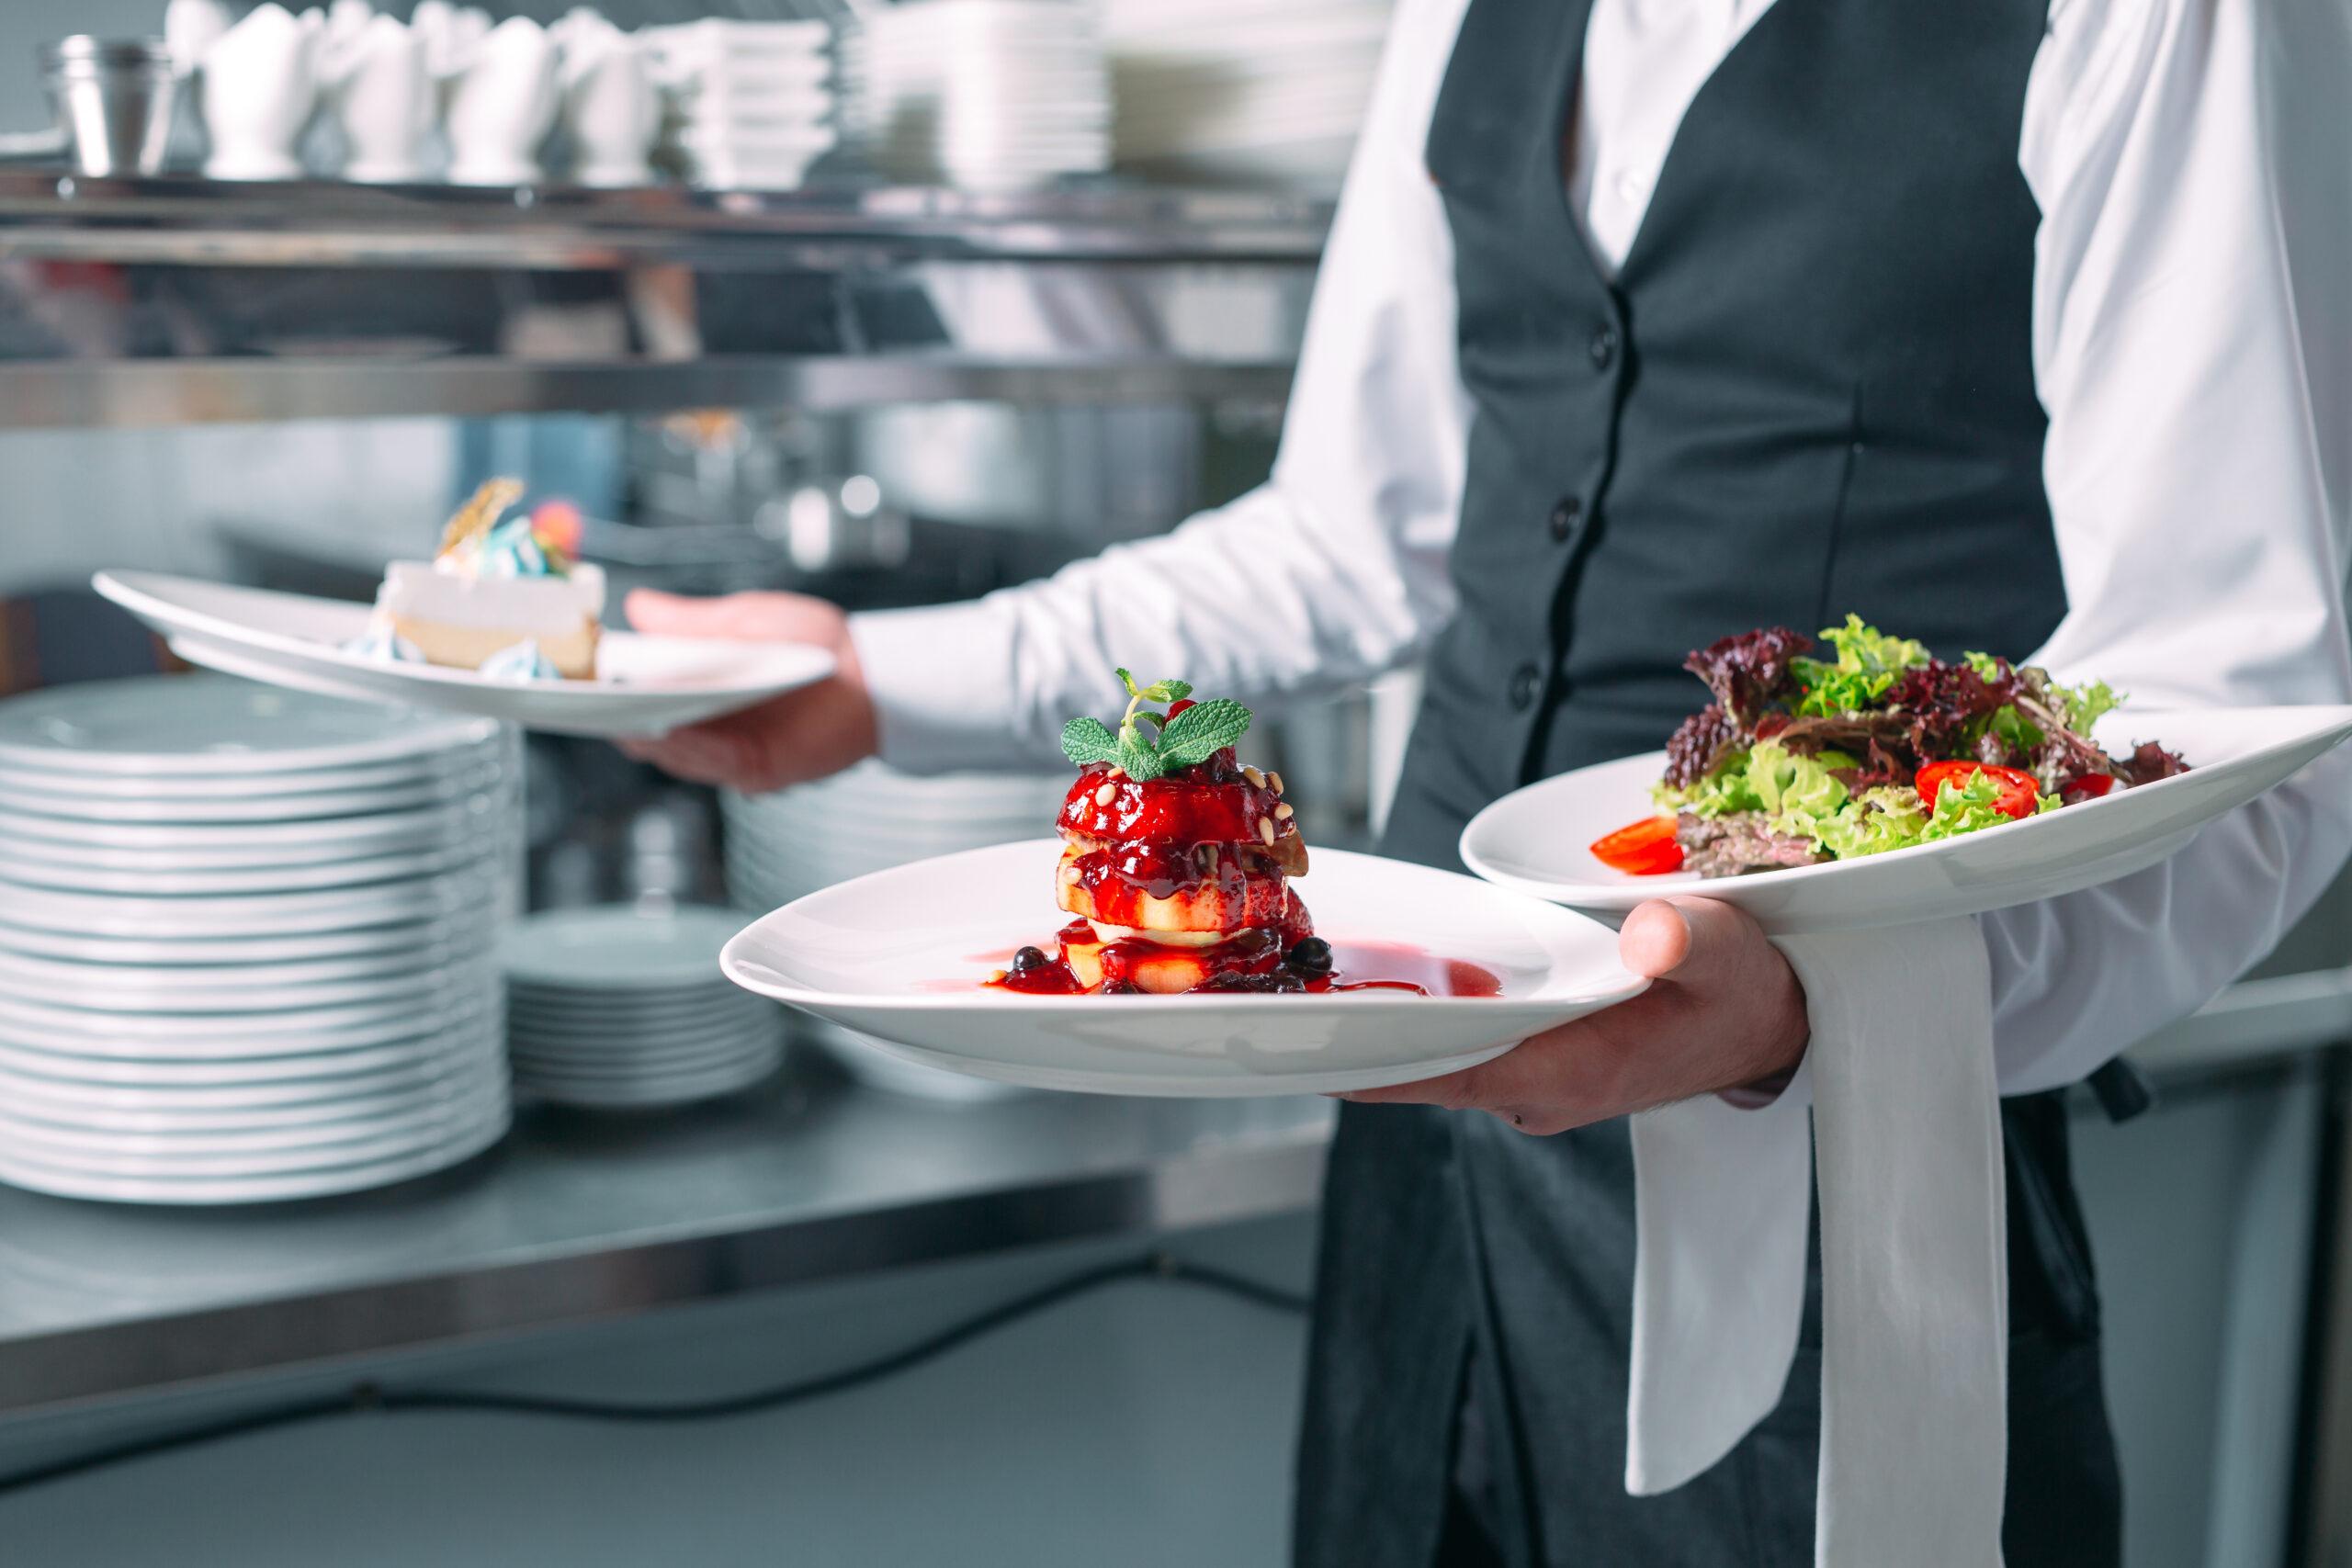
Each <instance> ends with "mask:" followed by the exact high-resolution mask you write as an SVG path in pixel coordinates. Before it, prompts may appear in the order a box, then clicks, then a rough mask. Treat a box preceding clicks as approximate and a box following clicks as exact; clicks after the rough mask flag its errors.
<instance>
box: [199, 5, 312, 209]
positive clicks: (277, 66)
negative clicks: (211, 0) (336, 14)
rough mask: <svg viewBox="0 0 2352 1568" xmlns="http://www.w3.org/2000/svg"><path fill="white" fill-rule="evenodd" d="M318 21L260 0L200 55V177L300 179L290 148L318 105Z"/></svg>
mask: <svg viewBox="0 0 2352 1568" xmlns="http://www.w3.org/2000/svg"><path fill="white" fill-rule="evenodd" d="M321 28H322V18H321V17H320V16H319V13H317V12H311V13H309V14H308V15H307V16H306V17H296V16H295V15H293V13H291V12H289V11H288V10H287V9H286V8H285V7H284V6H279V5H277V4H276V3H275V0H267V3H265V4H263V5H260V6H254V8H253V9H252V10H251V11H248V12H247V13H246V14H245V15H244V17H243V18H242V19H241V20H239V21H238V22H237V24H236V25H235V26H234V27H232V28H230V29H229V30H228V31H226V32H224V33H222V34H220V36H219V37H218V38H215V39H213V40H212V42H211V44H210V45H209V47H208V48H207V49H206V50H205V51H204V65H203V70H204V129H205V131H206V134H207V135H208V136H209V138H210V141H211V147H212V150H211V152H210V153H209V156H207V158H206V159H205V163H204V172H205V173H206V174H207V175H210V176H211V177H212V178H214V179H216V180H290V179H297V178H299V177H300V175H301V173H302V161H301V159H300V157H298V156H297V155H296V152H295V147H296V144H297V143H298V142H299V141H300V140H301V135H302V130H303V128H304V127H305V126H307V125H308V124H309V123H310V119H311V110H312V108H313V107H315V106H316V104H317V102H318V93H319V85H318V49H319V40H320V33H321Z"/></svg>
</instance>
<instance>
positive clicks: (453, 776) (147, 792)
mask: <svg viewBox="0 0 2352 1568" xmlns="http://www.w3.org/2000/svg"><path fill="white" fill-rule="evenodd" d="M203 679H205V680H208V681H209V680H210V679H212V677H211V676H209V675H208V676H205V677H203ZM241 684H243V685H245V686H248V687H250V686H251V685H252V682H241ZM262 689H263V690H266V691H275V690H276V689H277V688H275V687H264V688H262ZM488 728H493V729H494V728H496V727H495V726H489V727H488ZM501 755H502V751H501V748H500V746H499V744H498V742H497V741H496V740H495V739H492V740H487V741H475V742H471V743H469V744H466V745H460V746H452V747H450V748H448V749H447V750H439V751H425V752H420V753H419V754H417V755H416V756H413V757H398V758H393V759H390V760H389V761H381V762H360V763H354V764H353V765H352V766H350V767H347V768H300V769H297V768H285V769H273V770H272V771H271V772H269V773H259V774H255V773H220V774H209V773H179V772H176V771H174V770H173V769H172V768H171V766H170V764H169V763H165V764H163V765H162V766H161V767H160V768H159V769H158V771H156V772H154V773H91V772H88V771H87V770H86V769H82V768H78V767H76V766H74V765H73V763H72V761H71V760H70V759H69V760H68V761H67V762H65V763H63V764H61V765H51V764H50V763H47V762H44V763H42V764H40V766H38V767H35V766H31V765H28V764H25V763H22V762H17V763H11V764H8V765H6V766H0V801H6V799H7V798H8V796H9V795H11V794H12V793H13V792H15V791H17V790H26V791H29V792H30V793H32V794H33V795H62V796H65V797H68V798H69V799H74V800H81V799H86V798H88V797H90V796H93V795H96V796H100V797H104V798H112V799H127V800H139V801H149V802H154V801H163V800H173V801H179V800H189V799H201V800H224V799H235V800H243V799H250V798H251V797H253V796H254V795H334V794H336V793H338V792H350V791H354V790H371V789H391V788H398V787H400V786H401V785H417V784H445V783H455V782H459V781H462V780H464V779H468V778H470V777H472V776H473V775H475V774H478V773H483V772H485V771H486V770H488V769H492V768H494V767H496V766H497V765H498V763H499V761H500V758H501Z"/></svg>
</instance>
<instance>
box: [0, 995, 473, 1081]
mask: <svg viewBox="0 0 2352 1568" xmlns="http://www.w3.org/2000/svg"><path fill="white" fill-rule="evenodd" d="M395 1030H396V1031H397V1032H378V1033H377V1034H376V1035H375V1036H374V1037H373V1038H372V1039H371V1038H369V1037H368V1036H366V1035H364V1034H361V1033H359V1032H356V1031H355V1032H347V1033H346V1035H345V1037H343V1038H342V1039H340V1040H339V1039H338V1038H337V1037H334V1036H326V1035H322V1036H320V1037H319V1038H317V1039H314V1040H312V1041H311V1042H310V1043H309V1044H310V1048H309V1049H307V1050H294V1051H288V1052H286V1053H284V1054H282V1055H259V1056H254V1055H244V1054H243V1053H239V1054H237V1055H216V1054H213V1053H211V1052H209V1051H208V1052H202V1053H191V1052H181V1053H179V1054H177V1055H163V1054H162V1053H159V1052H157V1053H148V1054H146V1055H141V1054H139V1053H137V1052H135V1051H133V1052H126V1053H124V1054H123V1055H97V1054H96V1053H94V1052H92V1051H91V1050H90V1049H89V1048H88V1047H87V1046H86V1045H84V1044H80V1043H72V1042H66V1043H57V1042H55V1041H54V1040H49V1041H47V1042H46V1043H44V1038H43V1037H40V1036H37V1035H32V1034H29V1033H27V1032H25V1031H23V1030H21V1029H19V1028H17V1026H15V1025H10V1024H6V1023H0V1067H6V1069H7V1070H8V1071H9V1072H11V1073H14V1074H17V1075H28V1076H31V1077H42V1078H53V1079H57V1080H59V1081H61V1082H64V1083H69V1084H86V1085H89V1086H92V1087H94V1088H100V1089H107V1091H109V1092H111V1091H113V1090H115V1089H153V1090H154V1091H155V1092H157V1093H159V1094H179V1093H182V1092H185V1091H192V1090H198V1089H217V1090H220V1091H222V1092H223V1093H224V1094H229V1093H245V1092H252V1093H255V1094H260V1093H265V1092H266V1093H272V1094H277V1095H279V1097H280V1098H294V1099H300V1098H302V1097H303V1096H304V1095H305V1094H313V1093H334V1092H340V1086H341V1085H342V1084H343V1083H344V1082H345V1081H347V1080H350V1079H355V1078H362V1077H389V1076H391V1075H396V1074H408V1075H411V1076H413V1075H415V1074H418V1073H430V1072H436V1071H440V1070H443V1069H445V1068H446V1067H447V1066H448V1065H449V1064H450V1063H452V1062H458V1061H463V1060H470V1059H472V1058H473V1057H476V1056H480V1055H492V1056H499V1055H503V1053H504V1051H505V1048H506V1046H505V1031H504V1029H503V1027H502V1026H501V1024H500V1022H499V1021H498V1019H497V1017H496V1015H495V1014H494V1013H492V1011H490V1010H488V1009H482V1010H477V1011H476V1012H474V1013H473V1014H471V1015H470V1016H468V1015H460V1014H452V1015H449V1016H448V1017H447V1018H446V1019H443V1020H442V1021H438V1022H436V1021H435V1020H434V1019H432V1018H427V1019H425V1020H424V1021H421V1022H411V1023H409V1024H406V1025H396V1026H395ZM419 1031H422V1032H419ZM347 1042H348V1043H347ZM328 1086H334V1088H329V1087H328Z"/></svg>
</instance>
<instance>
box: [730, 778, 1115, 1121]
mask: <svg viewBox="0 0 2352 1568" xmlns="http://www.w3.org/2000/svg"><path fill="white" fill-rule="evenodd" d="M1068 788H1069V778H1068V776H1067V775H1066V774H1032V773H942V774H938V775H936V776H933V777H921V776H918V775H916V774H912V773H899V771H898V770H896V769H894V768H891V767H888V766H886V765H885V764H883V763H881V762H861V763H859V764H858V765H857V766H856V767H854V768H851V769H849V770H847V771H846V772H843V773H836V774H834V775H833V776H832V777H831V778H829V779H823V780H820V781H819V782H818V783H815V784H802V785H799V786H798V787H797V788H794V789H789V790H785V791H783V792H781V793H779V794H776V795H756V796H753V795H735V794H731V793H730V794H727V795H722V796H721V797H720V808H721V810H722V811H723V812H724V814H725V818H724V819H725V824H726V829H727V882H728V886H729V887H730V888H731V889H732V890H733V892H734V895H735V902H736V904H737V905H738V906H739V907H741V908H744V909H748V910H751V911H752V912H754V913H757V914H765V913H767V911H769V910H770V909H774V908H778V907H780V906H782V905H785V904H789V903H790V902H792V900H794V899H795V898H797V897H801V896H802V895H804V894H808V893H813V892H815V891H816V890H817V889H819V888H820V887H830V886H832V885H833V884H834V883H836V882H846V881H848V880H849V879H850V878H851V877H854V876H864V875H865V874H867V873H868V872H874V871H887V870H888V869H889V868H890V867H892V866H898V865H904V864H906V863H908V862H910V861H917V860H924V859H927V858H929V857H930V856H933V855H944V854H954V853H955V852H957V851H959V850H977V849H983V848H986V847H987V846H988V845H990V844H1004V843H1011V842H1012V841H1014V840H1019V839H1042V838H1046V837H1048V836H1050V835H1051V834H1052V832H1053V830H1054V818H1055V815H1056V814H1057V812H1059V811H1060V809H1061V804H1062V795H1063V794H1064V793H1065V792H1066V791H1067V790H1068ZM1052 877H1053V862H1052V860H1051V859H1050V858H1048V859H1047V860H1046V862H1045V863H1042V864H1041V865H1040V866H1039V868H1038V872H1037V890H1038V891H1037V897H1038V908H1037V918H1038V931H1039V934H1040V935H1041V936H1043V935H1046V934H1050V933H1051V931H1053V929H1054V927H1055V926H1056V925H1057V924H1058V923H1059V921H1058V920H1057V918H1056V916H1055V914H1054V908H1053V903H1052V886H1053V882H1052ZM795 1023H796V1025H797V1026H798V1027H801V1028H802V1029H803V1030H804V1032H806V1034H807V1036H808V1038H809V1040H811V1041H812V1042H814V1043H818V1044H820V1045H822V1046H824V1047H825V1048H826V1049H827V1050H828V1051H829V1052H830V1053H831V1055H834V1056H836V1057H838V1058H839V1059H840V1061H841V1063H842V1066H844V1067H846V1068H848V1069H849V1071H850V1073H851V1075H852V1076H854V1077H856V1078H857V1079H859V1080H860V1081H861V1082H864V1083H866V1084H868V1085H871V1086H872V1087H874V1088H876V1089H890V1090H893V1091H895V1092H898V1093H903V1094H913V1095H920V1096H922V1097H923V1098H925V1099H929V1100H993V1099H998V1098H1001V1096H1003V1095H1005V1094H1008V1093H1018V1092H1020V1091H1019V1090H1017V1089H1012V1088H1010V1086H1008V1085H1004V1084H998V1083H991V1082H989V1081H988V1080H986V1079H983V1078H974V1077H964V1076H962V1075H961V1074H957V1073H946V1072H941V1071H938V1070H937V1069H935V1068H932V1067H925V1066H916V1065H914V1064H911V1063H908V1062H903V1061H901V1060H899V1058H898V1057H896V1056H886V1055H883V1054H882V1053H881V1052H878V1051H870V1050H867V1049H865V1047H864V1046H863V1045H861V1044H859V1043H858V1040H859V1037H858V1036H857V1035H856V1034H854V1033H853V1032H850V1031H848V1030H845V1029H842V1028H840V1027H838V1026H836V1025H834V1024H831V1023H827V1022H824V1021H821V1020H815V1019H796V1020H795Z"/></svg>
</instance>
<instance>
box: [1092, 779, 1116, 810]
mask: <svg viewBox="0 0 2352 1568" xmlns="http://www.w3.org/2000/svg"><path fill="white" fill-rule="evenodd" d="M1118 798H1119V786H1118V785H1117V784H1104V785H1103V787H1102V788H1101V789H1098V790H1096V791H1095V792H1094V804H1095V805H1097V806H1108V805H1110V804H1111V803H1112V802H1113V801H1114V800H1116V799H1118Z"/></svg>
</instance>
